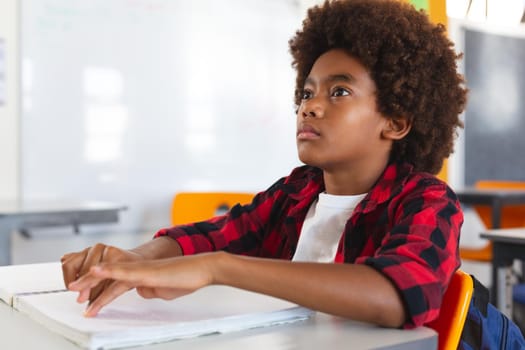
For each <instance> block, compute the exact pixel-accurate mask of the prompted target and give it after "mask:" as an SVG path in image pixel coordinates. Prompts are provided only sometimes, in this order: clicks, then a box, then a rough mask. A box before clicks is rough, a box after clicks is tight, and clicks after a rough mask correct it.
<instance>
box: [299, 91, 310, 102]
mask: <svg viewBox="0 0 525 350" xmlns="http://www.w3.org/2000/svg"><path fill="white" fill-rule="evenodd" d="M311 97H312V92H311V91H310V90H303V95H302V97H301V98H302V99H303V100H308V99H310V98H311Z"/></svg>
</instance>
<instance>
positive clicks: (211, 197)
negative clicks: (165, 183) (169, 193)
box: [171, 192, 254, 225]
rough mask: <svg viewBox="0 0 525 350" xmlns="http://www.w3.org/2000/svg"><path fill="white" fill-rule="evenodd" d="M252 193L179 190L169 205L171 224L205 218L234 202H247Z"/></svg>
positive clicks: (223, 209)
mask: <svg viewBox="0 0 525 350" xmlns="http://www.w3.org/2000/svg"><path fill="white" fill-rule="evenodd" d="M253 197H254V194H253V193H246V192H180V193H177V194H176V195H175V197H174V198H173V201H172V205H171V223H172V225H181V224H187V223H191V222H198V221H202V220H207V219H209V218H211V217H213V216H216V215H219V214H221V213H223V212H225V211H227V210H228V209H230V208H231V207H232V206H234V205H235V204H249V203H250V202H251V201H252V199H253Z"/></svg>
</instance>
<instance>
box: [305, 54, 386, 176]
mask: <svg viewBox="0 0 525 350" xmlns="http://www.w3.org/2000/svg"><path fill="white" fill-rule="evenodd" d="M375 92H376V85H375V83H374V81H373V80H372V78H371V77H370V75H369V74H368V71H367V70H366V68H365V67H364V66H363V65H362V64H361V63H360V62H359V61H358V60H356V59H355V58H353V57H352V56H351V55H349V54H347V53H346V52H345V51H343V50H339V49H337V50H330V51H328V52H326V53H324V54H323V55H321V56H320V57H319V58H318V59H317V61H315V63H314V65H313V67H312V70H311V71H310V74H309V75H308V77H307V79H306V82H305V85H304V92H303V99H302V102H301V105H300V106H299V109H298V112H297V150H298V153H299V159H301V161H302V162H303V163H305V164H308V165H312V166H316V167H319V168H321V169H323V170H324V171H329V172H336V171H339V170H343V171H344V170H345V169H346V170H350V171H356V170H359V171H366V170H367V169H369V168H370V167H371V166H372V167H375V166H377V165H378V162H383V163H385V164H384V165H386V162H387V161H388V156H389V152H390V148H391V145H392V140H391V139H389V138H388V137H384V136H383V135H384V130H386V129H388V128H389V127H390V126H389V120H388V119H387V118H386V117H384V116H383V115H382V114H381V113H379V112H378V111H377V105H376V94H375Z"/></svg>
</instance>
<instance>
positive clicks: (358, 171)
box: [323, 159, 388, 195]
mask: <svg viewBox="0 0 525 350" xmlns="http://www.w3.org/2000/svg"><path fill="white" fill-rule="evenodd" d="M387 164H388V159H385V160H383V161H380V162H375V163H373V164H366V166H355V165H352V166H349V167H348V168H347V169H336V170H327V169H323V179H324V184H325V190H326V193H328V194H333V195H356V194H362V193H367V192H369V191H370V189H371V188H372V186H373V185H374V184H375V183H376V182H377V180H378V179H379V177H380V176H381V174H382V173H383V171H384V170H385V168H386V166H387Z"/></svg>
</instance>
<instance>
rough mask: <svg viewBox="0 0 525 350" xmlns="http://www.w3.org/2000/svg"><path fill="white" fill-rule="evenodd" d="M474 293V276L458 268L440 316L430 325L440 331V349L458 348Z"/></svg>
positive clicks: (453, 349)
mask: <svg viewBox="0 0 525 350" xmlns="http://www.w3.org/2000/svg"><path fill="white" fill-rule="evenodd" d="M473 293H474V282H473V280H472V277H470V275H469V274H467V273H465V272H463V271H461V270H457V271H456V272H455V273H454V275H453V276H452V280H451V281H450V284H449V286H448V288H447V291H446V292H445V294H444V295H443V301H442V303H441V310H440V311H439V317H438V318H437V319H436V320H434V321H433V322H431V323H430V324H429V325H428V327H430V328H432V329H434V330H435V331H436V332H437V333H438V350H456V349H457V348H458V345H459V340H460V338H461V332H463V326H464V325H465V320H466V318H467V313H468V309H469V306H470V300H471V299H472V294H473Z"/></svg>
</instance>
